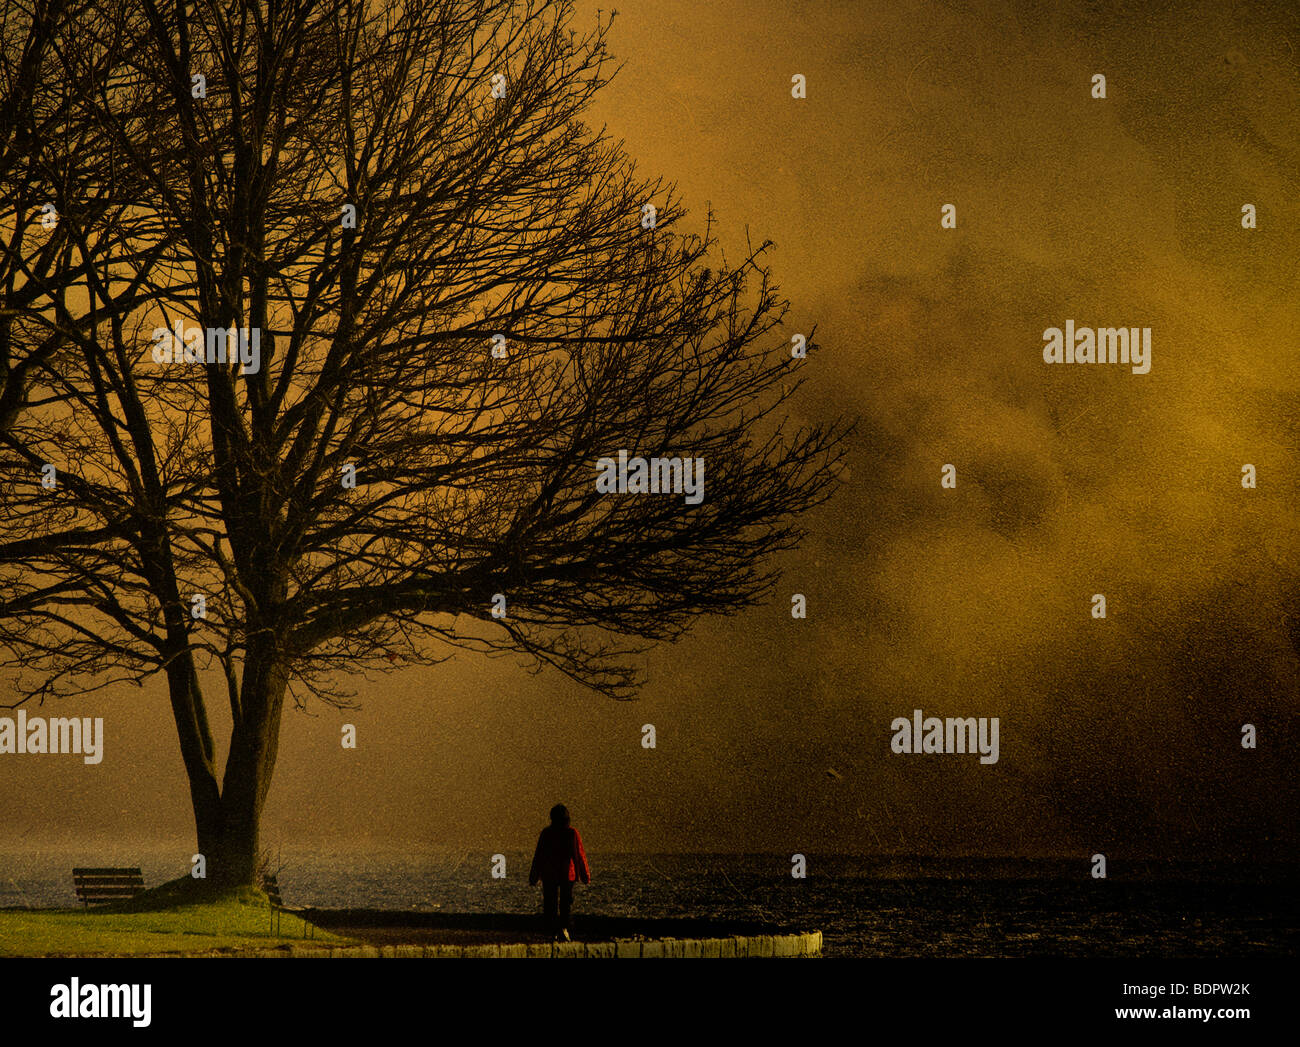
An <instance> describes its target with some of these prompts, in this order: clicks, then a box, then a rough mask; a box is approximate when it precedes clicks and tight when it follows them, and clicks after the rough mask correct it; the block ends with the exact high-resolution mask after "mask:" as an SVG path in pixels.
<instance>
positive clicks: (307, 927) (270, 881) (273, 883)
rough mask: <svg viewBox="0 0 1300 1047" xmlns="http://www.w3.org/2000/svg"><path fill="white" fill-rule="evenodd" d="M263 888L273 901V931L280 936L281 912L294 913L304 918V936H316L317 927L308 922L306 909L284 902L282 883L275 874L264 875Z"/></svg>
mask: <svg viewBox="0 0 1300 1047" xmlns="http://www.w3.org/2000/svg"><path fill="white" fill-rule="evenodd" d="M262 890H264V891H265V892H266V896H267V898H268V899H269V900H270V902H271V933H272V934H274V935H276V936H277V937H279V935H280V914H281V913H286V912H288V913H293V914H294V915H296V916H297V917H298V919H300V920H302V936H303V937H304V938H315V937H316V928H315V926H314V925H312V924H310V923H308V922H307V918H306V917H305V916H303V915H302V914H303V913H304V912H305V911H306V910H304V909H300V908H297V907H296V906H290V905H285V904H284V898H283V897H282V896H281V894H280V883H279V880H278V879H277V878H276V876H275V875H274V874H272V875H270V876H263V877H262Z"/></svg>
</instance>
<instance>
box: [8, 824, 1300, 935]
mask: <svg viewBox="0 0 1300 1047" xmlns="http://www.w3.org/2000/svg"><path fill="white" fill-rule="evenodd" d="M180 850H182V851H183V850H184V848H183V847H182V848H180ZM177 853H178V848H176V847H170V848H160V847H157V848H155V847H151V848H142V847H137V848H135V849H131V848H126V847H108V848H104V847H99V848H96V849H95V850H93V851H92V852H90V853H81V852H78V851H76V850H68V849H60V850H57V851H54V850H49V851H43V852H39V853H30V852H29V853H23V854H18V853H13V852H5V851H0V907H7V906H16V907H35V908H44V907H53V906H71V905H75V904H76V899H75V896H74V895H73V892H72V877H71V869H72V866H73V865H81V864H95V865H105V864H108V865H114V864H122V865H126V864H130V865H140V866H141V867H142V868H143V870H144V874H145V882H146V883H147V884H149V885H151V886H152V885H156V884H158V883H161V882H163V881H165V880H168V879H172V878H174V877H176V876H178V875H183V874H185V873H186V872H187V871H188V865H187V863H186V857H188V856H186V857H182V858H181V859H180V861H179V863H178V861H177V857H176V855H177ZM528 858H529V855H525V854H522V853H508V854H507V855H506V872H507V878H506V879H504V880H494V879H492V877H491V864H492V857H491V855H488V854H486V853H481V852H472V853H469V852H463V853H459V854H449V853H442V854H410V853H407V852H400V853H399V852H391V853H385V852H382V851H370V852H356V851H354V852H349V853H340V852H338V851H323V850H311V849H305V848H294V849H286V850H284V851H282V852H281V854H280V856H279V861H278V863H275V864H278V865H279V867H280V872H279V876H280V884H281V887H282V889H283V891H284V895H285V900H286V901H287V902H288V903H289V904H292V905H305V906H315V907H321V908H370V909H407V910H415V911H420V912H431V911H432V912H496V913H501V912H506V913H528V912H535V911H536V910H537V907H538V905H539V898H538V895H539V892H538V891H537V890H536V889H530V888H529V887H528V886H527V883H526V876H527V860H528ZM1090 868H1091V867H1090V865H1089V863H1088V862H1087V861H1080V860H1073V861H1021V860H1005V861H989V860H968V859H963V860H943V861H939V860H933V859H929V860H899V859H872V858H861V857H851V856H829V855H826V856H821V855H809V856H808V866H807V870H808V876H807V878H806V879H803V880H796V879H793V878H792V877H791V875H790V859H789V857H788V856H780V855H631V854H623V855H597V856H593V857H592V874H593V881H594V882H593V883H592V885H591V886H590V887H585V888H584V887H581V886H580V887H578V889H577V898H576V901H575V912H576V913H577V916H578V920H577V929H578V933H579V935H581V931H582V925H581V914H582V913H584V912H587V913H593V914H600V915H605V916H623V917H637V916H640V917H672V916H679V917H680V916H693V917H701V918H715V919H738V920H745V921H754V920H761V921H764V922H771V923H777V924H781V925H783V926H787V927H793V928H798V929H812V928H817V929H820V930H821V931H822V932H823V934H824V937H825V952H826V955H828V956H891V957H900V956H971V957H985V956H1042V955H1049V956H1116V957H1131V956H1152V957H1220V958H1222V957H1238V956H1264V955H1292V956H1294V955H1296V954H1297V952H1300V900H1298V899H1300V892H1297V890H1296V888H1297V879H1296V870H1295V868H1294V867H1292V868H1290V869H1286V868H1278V867H1268V868H1265V867H1258V866H1256V867H1251V868H1248V869H1247V868H1243V867H1238V866H1231V865H1226V864H1210V863H1207V864H1170V863H1146V864H1133V865H1128V866H1124V865H1122V864H1121V863H1118V862H1112V863H1111V867H1110V870H1109V872H1110V877H1109V878H1108V879H1106V880H1094V879H1092V877H1091V875H1090Z"/></svg>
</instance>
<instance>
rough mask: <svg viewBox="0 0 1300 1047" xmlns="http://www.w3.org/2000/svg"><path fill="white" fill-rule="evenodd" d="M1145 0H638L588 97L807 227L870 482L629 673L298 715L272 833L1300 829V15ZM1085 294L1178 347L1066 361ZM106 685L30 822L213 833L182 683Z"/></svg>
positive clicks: (1077, 843)
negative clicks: (945, 737) (647, 731)
mask: <svg viewBox="0 0 1300 1047" xmlns="http://www.w3.org/2000/svg"><path fill="white" fill-rule="evenodd" d="M976 6H978V7H979V8H980V10H974V9H973V8H975V7H976ZM1129 6H1130V5H1127V4H1118V3H1117V4H1085V3H1079V4H1074V5H1060V4H1055V5H1053V10H1052V11H1051V12H1045V11H1042V10H1040V5H1038V4H1034V3H1023V4H1005V5H997V6H996V8H995V10H993V11H992V12H990V11H989V10H988V5H966V4H959V3H954V4H950V5H936V4H933V3H929V4H920V3H916V4H907V3H896V2H889V3H849V2H846V3H818V4H786V3H781V4H776V3H770V2H766V0H765V2H755V0H746V2H738V0H722V2H711V3H708V4H699V3H694V2H692V3H687V2H683V0H654V2H653V3H652V2H649V0H627V2H626V3H623V4H620V5H619V14H618V17H617V20H616V22H615V28H614V32H613V35H612V39H611V45H612V47H613V50H614V51H615V53H616V55H617V56H618V57H620V58H622V59H623V60H624V61H625V63H626V65H625V68H624V69H623V71H622V72H621V73H620V74H619V76H618V77H617V78H616V79H615V81H614V83H613V84H611V85H610V86H609V87H608V88H607V89H606V91H605V92H604V96H603V98H602V100H601V103H600V105H599V107H598V110H597V115H598V117H599V118H600V119H601V120H603V121H605V122H606V123H607V124H608V128H609V131H610V133H611V134H612V135H614V136H615V137H616V138H621V139H623V140H624V141H625V143H626V147H627V149H628V151H629V152H630V154H631V155H632V156H634V157H635V158H637V160H638V162H639V164H640V165H641V167H642V170H643V172H644V173H646V174H652V173H663V174H664V175H666V176H667V177H668V178H670V179H673V180H675V181H676V182H677V183H678V186H679V189H680V191H681V194H682V197H683V199H684V200H685V201H686V202H687V204H688V205H689V206H690V207H691V208H692V210H693V214H694V215H695V216H697V217H699V216H702V215H703V213H704V212H705V210H706V208H707V207H708V206H709V205H711V206H712V207H713V208H714V209H715V211H716V212H717V215H718V218H719V220H720V223H721V228H720V234H721V237H722V242H723V245H724V246H728V245H730V246H731V247H732V248H733V249H734V247H735V245H738V244H743V242H744V235H745V230H746V229H747V228H748V230H749V231H750V235H751V236H752V237H753V238H754V239H755V240H758V239H763V238H771V239H773V240H775V241H776V243H777V248H778V249H777V251H776V252H775V254H774V255H773V257H772V263H773V266H774V271H775V275H776V277H777V280H778V282H779V283H780V285H781V288H782V291H783V293H784V294H785V296H786V297H788V298H789V299H790V300H791V301H792V303H793V308H792V310H791V314H790V324H789V331H790V332H795V331H803V330H807V328H808V326H809V325H810V324H811V323H813V322H816V323H817V324H818V337H817V340H818V342H819V343H820V344H821V345H822V346H823V347H824V349H823V351H822V353H820V354H819V355H816V356H814V358H813V359H812V360H810V361H809V362H808V364H807V365H806V366H807V368H808V369H809V371H810V381H809V386H808V388H807V390H806V393H807V395H805V396H804V397H803V399H802V400H801V401H800V403H799V409H800V410H801V411H802V412H804V413H806V414H807V415H808V416H809V417H826V416H831V415H836V414H845V413H847V414H855V415H860V416H861V419H862V422H861V426H860V430H859V433H858V435H857V437H856V438H855V440H854V444H853V452H852V457H851V468H850V471H849V473H848V474H847V477H846V483H845V486H844V488H843V489H842V490H841V492H840V493H839V495H838V496H837V498H836V499H835V501H834V502H833V503H832V504H831V505H829V506H827V507H825V508H824V509H822V510H819V511H818V512H817V513H816V514H815V516H814V517H813V518H812V519H811V520H810V526H811V528H812V531H813V535H812V537H811V538H810V540H809V542H808V543H807V545H806V546H805V547H804V548H803V549H802V550H800V552H799V553H797V554H794V555H791V556H788V557H787V558H785V560H783V561H782V565H783V567H784V568H785V571H786V574H785V579H784V581H783V582H782V584H781V587H780V589H779V590H778V592H777V594H776V596H775V598H774V600H773V601H772V602H771V603H770V604H769V605H768V606H765V607H761V608H757V609H754V610H752V611H750V612H748V613H746V614H744V615H741V616H738V617H736V618H734V619H730V620H727V621H723V622H705V623H701V625H700V627H699V628H698V629H697V630H696V631H695V633H694V634H693V635H692V637H691V638H689V639H688V640H686V641H685V642H683V643H681V644H679V645H677V646H676V647H675V648H672V649H662V650H660V651H658V652H656V653H655V654H654V655H653V656H652V657H651V659H650V661H649V663H648V668H649V674H650V683H649V685H648V686H647V687H646V688H645V690H644V691H643V693H642V695H641V697H640V699H639V701H637V702H634V703H622V704H620V703H615V702H611V701H609V700H607V699H604V698H601V697H599V696H597V695H595V694H592V693H588V692H584V691H583V690H581V689H580V688H579V687H578V685H576V684H573V683H571V682H569V681H567V680H565V679H562V678H559V677H558V676H555V675H552V674H544V675H541V676H537V677H534V676H530V675H528V674H526V673H525V672H523V671H521V670H520V668H519V667H518V666H517V665H516V664H515V663H514V662H513V660H510V659H504V660H494V661H488V660H484V659H481V658H476V657H472V656H468V655H462V656H460V657H458V658H457V659H456V660H455V661H454V662H452V663H449V664H448V665H446V666H443V667H441V668H438V669H433V670H427V671H423V670H421V671H410V672H406V673H401V674H397V675H394V676H392V677H389V678H386V679H383V680H379V681H376V682H373V683H368V684H366V683H363V684H362V685H361V687H360V692H359V699H360V701H361V703H362V708H361V709H360V710H358V711H355V712H348V713H339V712H337V711H335V710H333V709H329V708H322V707H319V706H315V707H309V708H308V709H307V710H306V712H305V713H294V714H287V715H286V722H285V727H284V734H283V740H282V745H281V756H280V764H279V768H278V770H277V774H276V780H275V782H274V785H273V787H272V792H271V798H270V801H269V805H268V808H267V812H266V823H265V829H264V840H263V842H264V844H267V845H271V846H274V845H275V844H277V843H285V844H292V843H293V842H312V843H328V844H333V845H337V846H340V847H349V846H367V845H370V844H374V843H381V842H393V843H400V844H407V843H419V844H421V845H425V846H434V847H441V846H446V847H470V848H482V849H484V850H487V851H489V852H490V851H494V850H498V849H513V848H522V847H527V846H529V845H530V841H531V839H532V837H533V835H534V834H535V831H536V829H537V828H538V827H539V826H540V824H541V823H542V821H543V820H544V817H545V812H546V811H547V809H549V807H550V806H551V805H552V804H553V803H555V802H557V801H563V802H566V803H567V804H568V805H569V806H570V808H571V810H572V812H573V816H574V821H575V824H578V825H579V826H580V827H581V828H582V830H583V835H584V839H586V840H587V843H588V849H589V850H590V851H592V852H593V853H594V852H597V851H599V850H600V849H606V850H645V851H653V850H702V851H709V850H715V851H731V850H747V851H753V850H772V851H783V852H784V851H790V852H792V851H805V852H817V851H864V852H874V851H907V852H922V853H927V852H937V853H997V854H1039V853H1056V854H1085V855H1086V854H1091V853H1093V852H1094V851H1097V850H1103V851H1108V852H1111V853H1124V852H1128V853H1142V854H1146V853H1156V854H1165V855H1168V856H1173V857H1178V856H1204V855H1207V854H1222V855H1233V854H1241V855H1263V854H1273V855H1290V856H1292V857H1295V856H1296V855H1297V851H1298V849H1300V848H1298V847H1297V843H1298V841H1297V835H1296V826H1295V818H1294V811H1295V810H1296V809H1297V806H1298V801H1300V785H1297V777H1296V775H1295V774H1294V752H1295V751H1296V743H1297V741H1300V730H1298V729H1297V707H1296V695H1297V693H1298V686H1297V685H1298V682H1300V681H1298V677H1297V659H1296V651H1295V649H1294V648H1293V647H1292V646H1291V645H1290V642H1289V640H1288V637H1287V633H1286V627H1285V625H1284V616H1285V614H1286V608H1288V607H1289V608H1291V612H1290V613H1291V614H1293V615H1300V577H1298V576H1300V570H1298V566H1297V565H1300V555H1298V554H1300V548H1298V546H1300V541H1298V534H1300V530H1298V529H1297V526H1296V506H1297V504H1300V502H1298V500H1297V493H1298V492H1297V465H1298V464H1300V462H1298V458H1300V455H1298V454H1297V446H1298V444H1300V425H1298V422H1297V420H1298V419H1300V411H1298V410H1297V404H1298V403H1300V388H1298V386H1300V381H1298V378H1300V376H1298V374H1297V363H1296V361H1297V352H1298V350H1300V345H1298V344H1297V338H1296V335H1295V332H1296V330H1297V329H1300V323H1298V321H1300V315H1298V314H1300V305H1298V304H1297V303H1298V301H1300V299H1298V297H1297V294H1296V291H1297V286H1296V283H1297V274H1298V273H1300V246H1298V245H1300V238H1298V237H1297V236H1296V229H1297V222H1298V220H1300V194H1297V192H1296V189H1297V185H1296V172H1297V170H1300V156H1298V155H1297V153H1298V150H1297V142H1298V141H1300V135H1298V134H1297V132H1298V131H1300V127H1298V126H1297V124H1298V123H1300V116H1298V114H1300V97H1298V96H1300V77H1298V76H1297V57H1296V47H1297V46H1300V19H1298V16H1297V14H1296V13H1295V10H1294V8H1293V5H1287V4H1281V3H1279V4H1276V5H1273V7H1270V6H1269V5H1251V6H1248V7H1247V8H1246V13H1242V12H1240V11H1238V12H1236V13H1234V14H1233V15H1231V16H1229V15H1228V14H1225V13H1223V12H1222V11H1221V10H1220V7H1221V5H1219V4H1217V3H1201V4H1195V5H1179V13H1178V14H1176V15H1175V14H1169V15H1164V16H1161V15H1153V14H1151V13H1150V12H1151V10H1152V7H1151V5H1139V6H1140V13H1130V14H1125V13H1124V12H1125V11H1126V10H1128V8H1129ZM594 7H595V5H591V10H592V11H593V12H594ZM1088 12H1093V13H1092V14H1091V15H1089V14H1088ZM794 73H803V74H804V75H805V76H806V77H807V82H808V97H807V99H805V100H794V99H792V98H791V97H790V77H791V75H792V74H794ZM1094 73H1102V74H1104V75H1105V76H1106V78H1107V98H1106V99H1105V100H1096V99H1093V98H1092V97H1091V96H1090V81H1091V77H1092V75H1093V74H1094ZM1247 202H1249V203H1253V204H1254V205H1255V206H1256V208H1257V211H1258V223H1259V227H1258V228H1257V229H1255V230H1250V231H1247V230H1243V229H1242V228H1241V225H1240V209H1241V205H1242V204H1243V203H1247ZM946 203H952V204H955V206H956V209H957V228H956V229H955V230H944V229H941V228H940V222H939V218H940V207H941V206H942V205H943V204H946ZM1067 319H1072V320H1074V321H1075V322H1076V323H1077V324H1078V325H1080V326H1121V325H1122V326H1139V327H1150V328H1152V331H1153V334H1152V343H1153V353H1152V355H1153V360H1152V369H1151V372H1150V373H1149V374H1146V375H1134V374H1132V373H1130V372H1129V370H1128V369H1127V368H1121V367H1103V366H1097V367H1092V368H1089V367H1086V366H1074V367H1069V366H1056V367H1053V366H1048V365H1045V364H1044V363H1043V361H1042V356H1041V350H1042V344H1043V343H1042V338H1043V330H1044V329H1045V328H1047V327H1053V326H1055V327H1061V326H1063V325H1064V323H1065V321H1066V320H1067ZM1245 462H1250V463H1253V464H1254V465H1255V466H1256V467H1257V470H1258V475H1259V487H1258V489H1257V490H1254V491H1246V490H1243V489H1242V487H1241V485H1240V482H1239V481H1240V475H1241V465H1242V464H1243V463H1245ZM944 463H953V464H955V465H956V467H957V473H958V486H957V488H956V490H952V491H945V490H941V488H940V486H939V475H940V468H941V466H942V465H943V464H944ZM793 592H802V593H805V594H807V596H808V601H809V617H808V619H807V620H805V621H794V620H792V619H791V618H790V615H789V610H788V608H789V594H790V593H793ZM1098 592H1100V593H1105V594H1106V596H1107V601H1108V617H1107V619H1106V620H1105V621H1096V620H1094V619H1092V618H1091V616H1090V614H1089V610H1090V606H1091V603H1090V601H1091V596H1092V594H1093V593H1098ZM1295 628H1296V629H1297V631H1298V632H1300V624H1297V625H1296V626H1295ZM73 704H74V703H71V702H69V703H65V704H64V705H63V706H61V707H60V708H59V709H58V712H59V714H60V715H65V714H69V713H71V712H72V711H73V709H72V706H73ZM75 705H76V709H75V712H76V713H77V714H79V715H102V716H104V717H105V719H106V731H107V741H106V749H105V758H104V761H103V763H102V764H100V765H98V766H96V767H86V766H83V765H82V764H81V762H80V760H70V759H63V758H55V757H17V756H0V811H3V812H4V815H3V820H2V822H0V849H8V848H11V847H22V846H26V845H27V844H28V843H30V842H31V841H34V840H38V839H39V840H45V839H51V838H61V839H81V838H83V837H85V836H86V835H93V836H102V837H104V838H119V837H121V836H123V835H126V836H135V837H139V838H149V839H158V838H169V839H170V838H174V839H175V840H176V841H177V847H178V851H185V850H186V849H187V848H189V847H190V846H191V843H192V823H191V815H190V810H189V802H188V792H187V788H186V785H185V780H184V775H183V771H182V767H181V761H180V756H179V752H178V750H177V746H176V741H175V732H174V729H173V727H172V725H171V721H170V716H169V712H168V707H167V702H166V698H165V693H164V689H163V688H162V687H161V686H158V685H154V686H150V687H147V688H145V689H144V690H142V691H141V690H137V689H135V688H125V689H118V690H115V691H113V692H111V693H107V694H105V695H102V696H96V697H95V698H93V699H86V700H80V701H78V702H76V703H75ZM214 706H218V703H214ZM917 707H920V708H922V709H924V710H925V711H926V712H927V713H931V712H932V713H934V714H935V715H940V716H968V715H969V716H998V717H999V718H1000V719H1001V725H1002V726H1001V737H1002V741H1001V759H1000V760H999V762H998V763H997V764H996V765H993V766H980V765H979V764H978V761H976V760H973V759H972V760H967V759H963V758H960V757H950V758H949V757H944V758H939V757H930V758H925V757H907V756H900V755H895V754H893V753H891V752H890V750H889V738H890V732H889V724H890V721H891V720H892V719H893V718H894V717H895V716H899V715H904V716H907V715H910V713H911V711H912V709H913V708H917ZM217 711H219V708H217V709H214V712H217ZM30 712H31V713H32V714H37V713H38V712H40V710H36V709H32V710H30ZM45 712H46V713H48V712H50V710H48V709H47V710H45ZM1245 722H1253V723H1255V724H1256V725H1257V726H1258V728H1259V732H1260V743H1259V748H1258V749H1256V750H1254V751H1246V750H1243V749H1242V748H1241V746H1240V744H1239V741H1238V739H1239V737H1240V727H1241V724H1243V723H1245ZM343 723H354V724H355V725H356V726H357V728H358V738H359V747H358V749H357V750H355V751H347V750H343V749H342V748H341V747H340V745H339V738H340V726H341V724H343ZM645 723H653V724H655V726H656V729H657V735H658V748H657V749H655V750H653V751H648V750H645V749H643V748H642V747H641V745H640V738H641V731H640V728H641V726H642V724H645ZM219 731H220V728H219ZM828 769H834V772H835V774H830V773H828ZM835 775H838V777H836V776H835Z"/></svg>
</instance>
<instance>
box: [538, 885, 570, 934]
mask: <svg viewBox="0 0 1300 1047" xmlns="http://www.w3.org/2000/svg"><path fill="white" fill-rule="evenodd" d="M557 901H558V902H559V906H558V908H559V912H558V913H557V912H556V907H557V906H556V902H557ZM542 911H543V912H545V914H546V929H547V931H548V932H549V933H551V934H559V933H560V931H561V930H566V931H568V932H569V933H570V934H572V933H573V881H572V880H560V881H558V882H557V881H554V880H543V881H542Z"/></svg>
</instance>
